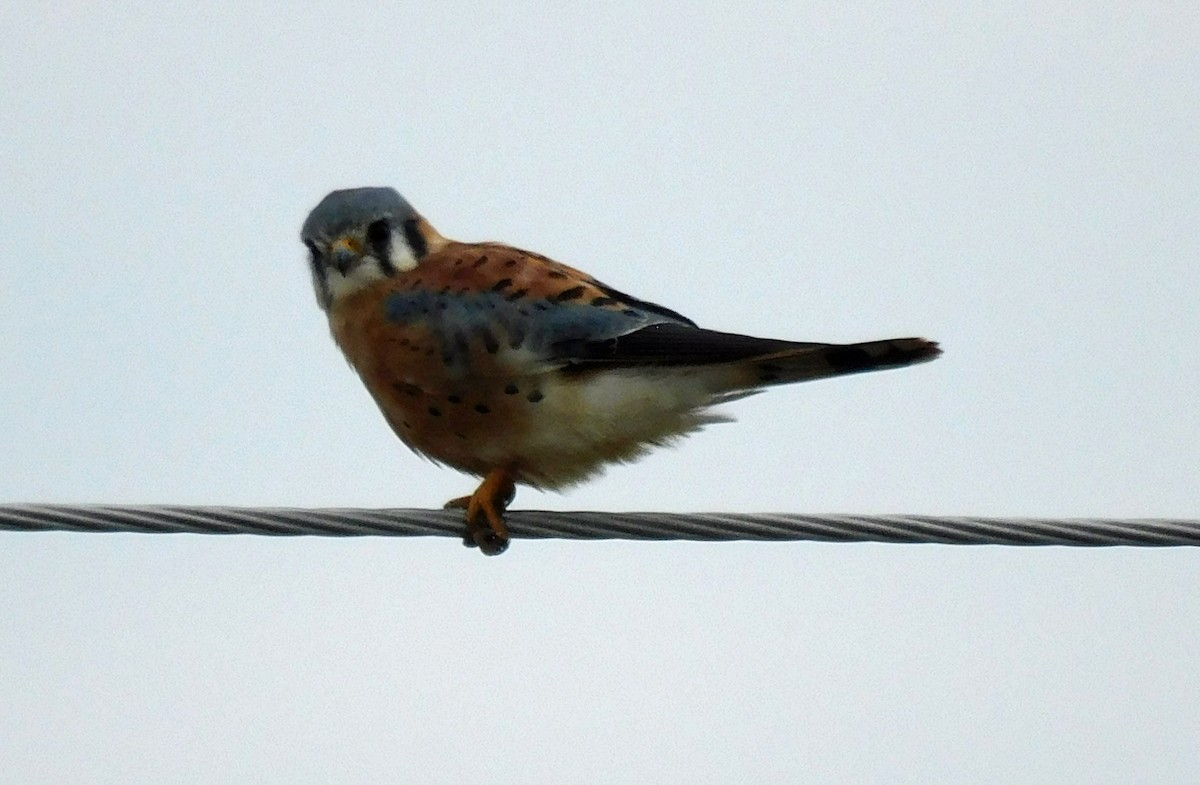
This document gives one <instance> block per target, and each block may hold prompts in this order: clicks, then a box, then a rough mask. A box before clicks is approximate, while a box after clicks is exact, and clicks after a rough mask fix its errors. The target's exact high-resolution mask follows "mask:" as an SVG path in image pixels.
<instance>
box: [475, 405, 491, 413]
mask: <svg viewBox="0 0 1200 785" xmlns="http://www.w3.org/2000/svg"><path fill="white" fill-rule="evenodd" d="M475 411H477V412H479V413H480V414H491V413H492V410H491V408H489V407H487V406H484V405H483V404H482V403H477V404H475Z"/></svg>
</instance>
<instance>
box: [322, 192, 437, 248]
mask: <svg viewBox="0 0 1200 785" xmlns="http://www.w3.org/2000/svg"><path fill="white" fill-rule="evenodd" d="M416 217H417V211H416V210H414V209H413V207H412V205H411V204H409V203H408V201H407V200H405V198H404V197H403V196H401V195H400V194H399V193H398V192H397V191H396V189H395V188H347V189H345V190H342V191H333V192H332V193H330V194H329V195H328V196H326V197H325V198H324V199H322V200H321V203H320V204H318V205H317V206H316V207H314V208H313V210H312V212H311V213H309V214H308V218H306V219H305V221H304V227H303V228H302V229H301V230H300V237H301V238H302V239H304V240H313V239H317V238H319V237H326V238H328V237H336V236H337V235H339V234H342V233H343V232H346V231H347V230H349V229H351V228H353V227H357V226H363V225H365V224H368V223H371V222H372V221H377V220H379V219H380V218H389V219H393V221H394V222H395V223H396V224H400V223H402V222H404V221H407V220H410V219H412V218H416Z"/></svg>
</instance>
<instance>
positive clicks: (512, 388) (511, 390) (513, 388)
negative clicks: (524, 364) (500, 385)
mask: <svg viewBox="0 0 1200 785" xmlns="http://www.w3.org/2000/svg"><path fill="white" fill-rule="evenodd" d="M519 392H521V389H520V388H519V387H517V385H515V384H509V385H507V386H505V388H504V394H505V395H516V394H517V393H519Z"/></svg>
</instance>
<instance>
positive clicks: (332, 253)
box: [329, 237, 362, 275]
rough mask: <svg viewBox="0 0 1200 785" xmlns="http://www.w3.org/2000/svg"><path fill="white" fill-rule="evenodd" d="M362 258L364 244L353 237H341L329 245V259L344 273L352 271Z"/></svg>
mask: <svg viewBox="0 0 1200 785" xmlns="http://www.w3.org/2000/svg"><path fill="white" fill-rule="evenodd" d="M361 258H362V244H361V243H359V242H358V240H355V239H354V238H353V237H339V238H338V239H337V240H335V241H334V242H333V245H331V246H329V259H330V261H332V262H333V266H334V267H336V268H337V270H338V272H339V273H341V274H342V275H345V274H346V273H348V272H350V269H351V268H352V267H354V265H356V264H358V260H359V259H361Z"/></svg>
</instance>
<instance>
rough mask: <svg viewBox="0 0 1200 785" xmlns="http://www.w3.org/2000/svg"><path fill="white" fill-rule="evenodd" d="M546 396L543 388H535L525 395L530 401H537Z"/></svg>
mask: <svg viewBox="0 0 1200 785" xmlns="http://www.w3.org/2000/svg"><path fill="white" fill-rule="evenodd" d="M545 397H546V396H545V395H542V391H541V390H534V391H533V392H531V393H529V395H526V396H525V400H527V401H529V402H530V403H537V402H538V401H540V400H542V399H543V398H545Z"/></svg>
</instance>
